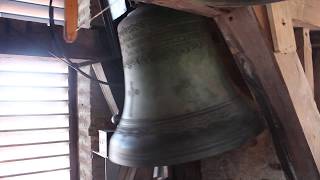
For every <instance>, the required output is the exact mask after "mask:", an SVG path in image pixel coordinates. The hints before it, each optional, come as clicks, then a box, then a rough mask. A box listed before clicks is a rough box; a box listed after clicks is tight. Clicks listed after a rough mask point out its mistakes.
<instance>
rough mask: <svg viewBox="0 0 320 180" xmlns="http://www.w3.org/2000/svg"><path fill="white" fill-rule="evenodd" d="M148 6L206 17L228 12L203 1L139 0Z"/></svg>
mask: <svg viewBox="0 0 320 180" xmlns="http://www.w3.org/2000/svg"><path fill="white" fill-rule="evenodd" d="M139 1H141V2H144V3H148V4H156V5H159V6H164V7H169V8H173V9H177V10H181V11H187V12H191V13H195V14H199V15H202V16H207V17H214V16H217V15H219V14H221V13H226V12H229V10H228V9H227V8H217V7H214V6H210V5H207V4H206V3H205V2H204V1H193V0H139Z"/></svg>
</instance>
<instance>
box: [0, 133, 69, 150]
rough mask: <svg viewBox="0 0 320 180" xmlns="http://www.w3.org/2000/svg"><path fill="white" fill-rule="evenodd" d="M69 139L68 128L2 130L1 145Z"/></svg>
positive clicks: (0, 134) (0, 135)
mask: <svg viewBox="0 0 320 180" xmlns="http://www.w3.org/2000/svg"><path fill="white" fill-rule="evenodd" d="M68 140H69V130H68V129H56V130H36V131H15V132H0V147H6V146H16V145H28V144H41V143H53V142H60V141H68Z"/></svg>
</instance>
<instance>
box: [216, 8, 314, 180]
mask: <svg viewBox="0 0 320 180" xmlns="http://www.w3.org/2000/svg"><path fill="white" fill-rule="evenodd" d="M215 20H216V22H217V24H218V26H219V27H220V29H221V31H222V33H223V35H224V37H225V40H226V42H227V44H228V45H229V49H230V50H231V52H232V54H233V55H234V57H235V59H236V62H237V64H238V67H239V68H240V70H241V71H242V73H243V75H244V77H245V79H246V82H247V83H248V85H249V88H250V89H251V90H252V93H253V94H254V96H255V98H256V99H257V101H258V102H259V104H260V107H262V110H266V109H268V110H267V111H268V112H270V111H271V112H273V113H272V115H273V117H274V118H273V119H274V120H275V122H273V123H270V124H273V125H274V128H275V132H277V133H278V137H279V138H280V140H281V143H282V146H283V147H285V148H286V149H285V150H286V151H287V153H288V160H289V162H290V164H289V165H292V167H293V169H294V174H293V175H292V176H291V177H289V178H290V179H303V180H304V179H308V180H317V179H320V175H319V172H318V168H317V165H316V164H319V163H318V161H319V160H320V158H319V157H318V155H319V154H318V150H319V149H320V146H319V145H320V144H319V143H320V139H319V138H320V131H319V128H317V127H320V115H319V112H318V110H317V109H316V105H315V103H314V100H313V95H312V92H311V90H310V87H309V85H308V82H307V79H306V77H305V75H304V73H303V69H302V66H301V63H300V62H299V58H298V56H297V54H296V53H294V52H293V53H287V54H286V53H283V54H282V53H278V54H274V52H273V50H272V49H271V48H270V46H269V45H268V42H267V38H265V36H264V35H263V34H264V33H263V32H262V31H261V28H260V26H259V22H258V21H257V19H256V17H255V14H254V11H253V10H252V8H236V9H235V10H234V11H232V12H231V13H230V14H225V15H221V16H219V17H216V18H215ZM280 22H281V21H280ZM280 24H282V23H280ZM289 35H290V34H289ZM290 36H291V35H290ZM292 37H294V36H292ZM279 38H281V37H279ZM278 43H279V42H278ZM279 44H280V43H279ZM285 45H286V46H287V44H285ZM291 45H293V44H291ZM287 47H289V48H286V49H287V50H292V48H291V46H287ZM313 157H314V158H313ZM313 159H315V160H316V162H317V163H315V161H314V160H313ZM288 168H289V169H291V166H289V167H288ZM291 172H292V171H291ZM287 175H288V174H287Z"/></svg>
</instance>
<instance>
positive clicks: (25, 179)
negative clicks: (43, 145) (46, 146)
mask: <svg viewBox="0 0 320 180" xmlns="http://www.w3.org/2000/svg"><path fill="white" fill-rule="evenodd" d="M1 179H2V180H38V179H39V180H40V179H46V180H68V179H70V170H69V169H64V170H57V171H51V172H42V173H35V174H27V175H21V176H13V177H8V178H1Z"/></svg>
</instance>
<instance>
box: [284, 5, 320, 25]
mask: <svg viewBox="0 0 320 180" xmlns="http://www.w3.org/2000/svg"><path fill="white" fill-rule="evenodd" d="M288 3H289V9H290V12H291V15H292V19H293V24H294V26H295V27H306V28H310V29H320V13H319V9H320V1H318V0H290V1H288Z"/></svg>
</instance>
